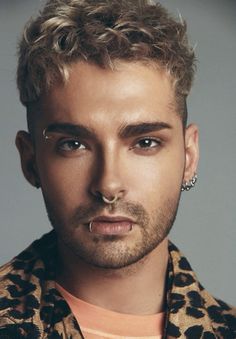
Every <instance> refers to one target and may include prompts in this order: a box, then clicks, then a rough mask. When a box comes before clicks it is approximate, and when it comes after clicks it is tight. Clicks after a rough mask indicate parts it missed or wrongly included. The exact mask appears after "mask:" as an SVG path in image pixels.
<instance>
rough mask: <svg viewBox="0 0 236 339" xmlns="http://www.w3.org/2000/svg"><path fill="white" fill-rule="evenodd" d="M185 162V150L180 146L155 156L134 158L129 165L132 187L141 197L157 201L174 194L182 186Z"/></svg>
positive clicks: (137, 195)
mask: <svg viewBox="0 0 236 339" xmlns="http://www.w3.org/2000/svg"><path fill="white" fill-rule="evenodd" d="M184 163H185V161H184V151H183V149H182V148H180V147H175V148H174V149H171V150H169V149H166V150H163V151H161V152H160V153H159V154H158V155H156V156H154V157H142V158H140V157H136V158H133V161H132V162H130V165H129V172H130V171H131V169H132V173H130V174H131V175H129V178H130V187H131V186H132V188H133V189H134V192H135V193H136V197H137V198H138V197H139V198H140V199H145V198H150V199H152V200H155V201H156V200H158V199H161V198H162V197H163V198H164V197H167V196H168V195H172V194H173V195H174V194H175V193H178V192H179V190H180V187H181V183H182V177H183V171H184ZM131 194H132V192H131Z"/></svg>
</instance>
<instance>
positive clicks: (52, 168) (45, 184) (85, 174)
mask: <svg viewBox="0 0 236 339" xmlns="http://www.w3.org/2000/svg"><path fill="white" fill-rule="evenodd" d="M39 172H40V180H41V187H42V190H43V193H44V195H45V197H47V198H48V199H50V201H53V202H55V203H56V204H59V205H62V206H63V207H66V206H71V207H73V206H78V204H79V203H80V202H81V200H82V198H83V200H84V198H85V197H86V194H87V183H88V180H89V170H88V166H85V165H83V166H82V165H81V164H79V165H78V162H76V161H75V160H74V159H73V160H71V159H70V160H68V159H66V160H60V161H58V160H55V161H53V160H52V159H51V160H50V161H45V160H44V164H42V165H40V166H39Z"/></svg>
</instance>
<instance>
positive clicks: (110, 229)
mask: <svg viewBox="0 0 236 339" xmlns="http://www.w3.org/2000/svg"><path fill="white" fill-rule="evenodd" d="M133 224H134V221H133V220H131V219H129V218H126V217H121V216H116V217H115V216H114V217H106V216H100V217H97V218H94V219H92V220H91V221H90V223H89V231H90V233H94V234H99V235H122V234H127V233H128V232H130V231H131V230H132V228H133Z"/></svg>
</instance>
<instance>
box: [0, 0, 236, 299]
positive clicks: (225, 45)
mask: <svg viewBox="0 0 236 339" xmlns="http://www.w3.org/2000/svg"><path fill="white" fill-rule="evenodd" d="M161 2H162V3H163V4H164V5H166V7H167V8H169V9H170V10H171V11H172V12H173V13H174V14H177V13H178V10H179V11H180V12H181V14H182V16H183V17H184V18H186V19H187V22H188V27H189V33H190V38H191V42H192V44H193V45H194V44H195V43H196V44H197V47H196V52H197V55H198V72H197V76H196V80H195V84H194V87H193V90H192V94H191V96H190V98H189V112H190V121H194V122H196V123H197V124H198V125H199V127H200V146H201V160H200V166H199V171H198V174H199V181H198V183H197V187H196V189H195V190H193V191H191V192H189V193H184V194H183V198H182V201H181V205H180V210H179V214H178V217H177V220H176V224H175V226H174V229H173V231H172V234H171V239H172V240H173V241H174V242H175V243H176V244H177V246H179V247H180V248H181V250H182V251H183V252H184V253H185V254H186V255H187V257H188V258H189V260H190V262H191V264H192V266H193V268H194V269H195V271H196V272H197V275H198V278H199V280H200V281H201V282H202V284H203V285H204V286H205V287H207V289H208V290H209V291H210V292H211V293H212V294H214V295H216V296H218V297H220V298H222V299H223V300H225V301H227V302H230V303H232V304H235V305H236V293H235V285H236V284H235V276H236V272H235V268H236V249H235V245H236V227H235V224H236V206H235V192H236V175H235V173H236V152H235V149H236V114H235V97H236V66H235V57H236V38H235V37H236V20H235V17H236V1H230V0H224V1H222V0H198V1H196V0H163V1H161ZM41 4H42V1H39V0H20V1H19V0H10V1H9V0H8V1H5V0H0V103H1V106H0V107H1V110H0V128H1V133H0V161H1V165H0V166H1V172H0V173H1V176H0V188H1V190H0V213H1V236H0V264H3V263H4V262H5V261H7V260H9V259H11V257H12V256H14V255H16V254H17V253H18V252H19V251H21V250H22V249H23V248H25V247H26V246H27V245H28V244H29V243H30V242H31V241H32V240H33V239H35V238H36V237H39V236H40V235H41V234H42V233H44V232H47V231H48V230H49V229H50V226H49V222H48V220H47V216H46V213H45V210H44V206H43V201H42V197H41V194H40V191H39V190H38V191H37V190H35V189H34V188H32V187H31V186H30V185H29V184H28V183H26V181H25V179H24V178H23V175H22V174H21V169H20V163H19V157H18V154H17V152H16V149H15V146H14V138H15V134H16V132H17V130H18V129H25V128H26V127H25V126H26V122H25V111H24V108H23V107H22V106H21V105H20V103H19V100H18V93H17V91H16V86H15V70H16V40H17V37H19V35H20V33H21V31H22V28H23V25H24V23H25V22H26V20H27V19H28V18H29V17H30V16H31V15H33V14H34V13H35V12H36V10H37V9H38V8H39V7H40V5H41Z"/></svg>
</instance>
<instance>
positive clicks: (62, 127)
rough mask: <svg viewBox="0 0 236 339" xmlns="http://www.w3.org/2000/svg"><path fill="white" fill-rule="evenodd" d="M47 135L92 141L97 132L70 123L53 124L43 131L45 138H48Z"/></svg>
mask: <svg viewBox="0 0 236 339" xmlns="http://www.w3.org/2000/svg"><path fill="white" fill-rule="evenodd" d="M47 133H62V134H68V135H70V136H74V137H78V136H80V137H82V138H88V139H92V138H94V136H95V132H94V131H93V130H92V129H90V128H87V127H85V126H83V125H77V124H76V125H75V124H70V123H52V124H50V125H48V126H47V127H46V128H45V130H44V131H43V134H44V135H45V136H47Z"/></svg>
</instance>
